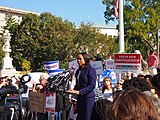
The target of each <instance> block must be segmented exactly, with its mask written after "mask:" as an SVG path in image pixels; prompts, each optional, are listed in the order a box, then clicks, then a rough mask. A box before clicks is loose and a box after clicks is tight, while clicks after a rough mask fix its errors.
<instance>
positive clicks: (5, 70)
mask: <svg viewBox="0 0 160 120" xmlns="http://www.w3.org/2000/svg"><path fill="white" fill-rule="evenodd" d="M10 40H11V36H10V33H9V31H8V30H6V31H5V33H4V35H3V46H2V50H3V52H4V58H3V60H2V69H1V73H0V76H1V77H3V76H10V75H15V74H16V69H15V68H14V67H13V65H12V60H13V59H12V58H11V57H10V52H11V51H12V50H11V46H10Z"/></svg>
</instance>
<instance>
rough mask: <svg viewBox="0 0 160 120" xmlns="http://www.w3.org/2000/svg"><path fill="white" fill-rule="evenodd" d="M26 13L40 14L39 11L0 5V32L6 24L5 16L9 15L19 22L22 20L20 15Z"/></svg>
mask: <svg viewBox="0 0 160 120" xmlns="http://www.w3.org/2000/svg"><path fill="white" fill-rule="evenodd" d="M27 13H33V14H37V15H40V13H35V12H31V11H25V10H19V9H14V8H9V7H4V6H0V32H2V30H3V27H4V26H5V25H6V18H7V16H8V15H11V16H12V18H14V19H15V21H16V22H17V23H20V22H21V21H22V16H23V15H25V14H27Z"/></svg>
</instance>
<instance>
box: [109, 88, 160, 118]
mask: <svg viewBox="0 0 160 120" xmlns="http://www.w3.org/2000/svg"><path fill="white" fill-rule="evenodd" d="M109 117H111V119H110V120H160V117H159V114H158V111H157V109H156V107H155V106H154V104H153V103H152V101H151V100H150V98H149V97H148V96H147V95H145V94H144V93H142V92H141V91H139V90H138V89H136V88H134V87H128V88H126V89H125V90H124V91H123V92H120V93H119V94H117V95H116V97H115V98H114V100H113V104H112V108H111V114H110V115H109Z"/></svg>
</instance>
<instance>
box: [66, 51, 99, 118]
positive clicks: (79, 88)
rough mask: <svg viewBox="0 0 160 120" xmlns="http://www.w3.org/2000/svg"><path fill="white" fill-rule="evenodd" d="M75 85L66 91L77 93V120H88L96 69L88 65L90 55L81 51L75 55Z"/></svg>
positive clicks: (92, 101)
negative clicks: (76, 66) (76, 65)
mask: <svg viewBox="0 0 160 120" xmlns="http://www.w3.org/2000/svg"><path fill="white" fill-rule="evenodd" d="M77 63H78V65H79V68H78V69H77V70H76V73H75V77H76V85H75V87H74V89H70V90H68V91H67V92H69V93H72V94H76V95H77V111H78V116H77V120H90V118H91V113H92V109H93V105H94V103H95V92H94V89H95V86H96V78H97V76H96V70H95V69H94V68H93V67H92V66H91V65H90V56H89V55H88V54H87V53H85V52H83V53H79V54H78V56H77Z"/></svg>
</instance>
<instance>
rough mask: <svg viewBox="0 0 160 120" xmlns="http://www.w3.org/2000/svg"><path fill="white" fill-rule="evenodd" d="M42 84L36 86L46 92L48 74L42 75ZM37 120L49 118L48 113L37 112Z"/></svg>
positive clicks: (39, 90) (40, 79)
mask: <svg viewBox="0 0 160 120" xmlns="http://www.w3.org/2000/svg"><path fill="white" fill-rule="evenodd" d="M39 82H40V85H37V86H36V90H37V92H40V93H44V92H45V90H46V85H47V76H45V75H40V78H39ZM37 120H48V113H37Z"/></svg>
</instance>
